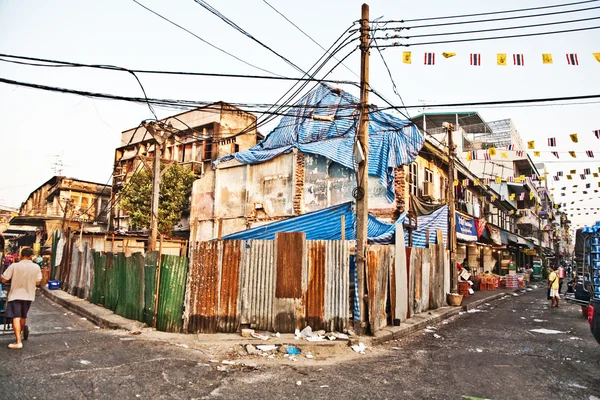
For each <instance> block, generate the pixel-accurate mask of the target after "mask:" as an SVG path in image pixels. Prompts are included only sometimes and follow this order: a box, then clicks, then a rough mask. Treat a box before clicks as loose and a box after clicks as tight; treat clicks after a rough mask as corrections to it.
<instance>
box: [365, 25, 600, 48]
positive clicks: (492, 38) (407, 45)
mask: <svg viewBox="0 0 600 400" xmlns="http://www.w3.org/2000/svg"><path fill="white" fill-rule="evenodd" d="M593 29H600V26H589V27H585V28H575V29H565V30H562V31H551V32H538V33H526V34H520V35H507V36H492V37H485V38H472V39H456V40H442V41H437V42H420V43H411V44H403V43H400V42H394V43H392V44H389V45H381V46H377V47H380V48H387V47H411V46H423V45H433V44H446V43H463V42H478V41H482V40H498V39H514V38H520V37H532V36H546V35H554V34H559V33H571V32H581V31H589V30H593Z"/></svg>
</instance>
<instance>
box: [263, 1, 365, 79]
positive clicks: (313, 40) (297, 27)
mask: <svg viewBox="0 0 600 400" xmlns="http://www.w3.org/2000/svg"><path fill="white" fill-rule="evenodd" d="M263 2H264V3H265V4H266V5H268V6H269V7H271V8H272V9H273V11H275V12H276V13H277V14H279V15H281V16H282V17H283V19H285V20H286V21H287V22H289V23H290V24H291V25H292V26H293V27H294V28H296V29H298V30H299V31H300V32H301V33H302V34H303V35H304V36H306V37H307V38H309V39H310V40H311V41H312V42H313V43H314V44H316V45H317V46H319V47H320V48H321V50H324V51H325V52H327V50H326V49H325V47H323V46H321V44H320V43H319V42H317V41H316V40H315V39H313V38H312V37H311V36H310V35H309V34H308V33H306V32H304V31H303V30H302V29H301V28H300V27H299V26H298V25H296V24H295V23H293V22H292V21H291V20H290V19H289V18H288V17H286V16H285V15H284V14H283V13H282V12H281V11H279V10H278V9H276V8H275V7H274V6H273V5H271V4H270V3H269V2H268V1H267V0H263ZM334 60H336V61H339V60H338V59H337V58H335V57H334ZM342 65H343V66H344V68H346V69H347V70H348V71H350V72H352V73H353V74H354V76H356V77H359V76H358V74H357V73H356V72H354V70H352V69H350V68H348V67H347V66H346V65H345V64H343V63H342Z"/></svg>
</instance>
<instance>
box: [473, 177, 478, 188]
mask: <svg viewBox="0 0 600 400" xmlns="http://www.w3.org/2000/svg"><path fill="white" fill-rule="evenodd" d="M473 184H474V185H475V186H479V178H475V180H474V181H473Z"/></svg>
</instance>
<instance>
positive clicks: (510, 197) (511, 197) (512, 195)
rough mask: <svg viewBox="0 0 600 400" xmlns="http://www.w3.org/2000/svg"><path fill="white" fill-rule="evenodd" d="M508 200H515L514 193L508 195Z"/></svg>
mask: <svg viewBox="0 0 600 400" xmlns="http://www.w3.org/2000/svg"><path fill="white" fill-rule="evenodd" d="M508 198H509V199H511V200H514V199H515V193H511V194H510V196H509V197H508ZM511 212H512V211H511Z"/></svg>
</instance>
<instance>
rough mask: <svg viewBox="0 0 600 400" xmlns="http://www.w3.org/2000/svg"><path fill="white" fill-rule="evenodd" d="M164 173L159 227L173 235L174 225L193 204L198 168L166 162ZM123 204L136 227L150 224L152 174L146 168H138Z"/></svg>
mask: <svg viewBox="0 0 600 400" xmlns="http://www.w3.org/2000/svg"><path fill="white" fill-rule="evenodd" d="M164 168H168V169H167V171H166V172H165V173H164V174H163V175H162V177H161V184H160V195H159V202H158V231H159V232H160V233H162V234H163V235H170V234H171V232H172V231H173V226H175V224H176V223H177V222H179V220H180V219H181V215H182V213H183V211H184V210H185V209H186V208H187V207H188V205H189V197H190V194H191V192H192V184H193V183H194V180H195V179H196V175H195V174H194V172H193V171H192V170H191V169H189V168H187V167H183V166H181V165H172V166H165V167H163V169H164ZM121 208H122V209H123V210H124V211H125V212H126V213H127V215H128V216H129V219H130V220H131V223H132V225H133V226H134V227H136V228H149V227H150V215H151V211H152V174H151V173H150V172H148V171H147V170H145V169H143V170H141V171H138V172H137V173H136V174H135V175H134V176H133V177H132V178H131V179H130V180H129V182H128V183H127V185H126V186H125V187H124V188H123V191H122V193H121Z"/></svg>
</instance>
